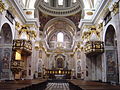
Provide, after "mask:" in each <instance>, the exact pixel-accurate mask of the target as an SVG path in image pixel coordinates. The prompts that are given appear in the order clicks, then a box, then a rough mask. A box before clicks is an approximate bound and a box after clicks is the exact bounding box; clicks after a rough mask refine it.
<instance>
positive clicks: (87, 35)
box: [82, 26, 100, 40]
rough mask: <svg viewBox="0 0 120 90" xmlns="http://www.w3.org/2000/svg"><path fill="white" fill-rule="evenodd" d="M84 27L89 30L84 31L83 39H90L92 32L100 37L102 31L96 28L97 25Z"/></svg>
mask: <svg viewBox="0 0 120 90" xmlns="http://www.w3.org/2000/svg"><path fill="white" fill-rule="evenodd" d="M84 28H87V29H88V30H87V31H84V32H83V34H82V39H83V40H85V39H87V40H90V37H91V36H92V34H95V35H96V36H97V38H98V39H100V32H99V31H98V30H96V26H84Z"/></svg>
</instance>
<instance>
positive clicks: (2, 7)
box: [0, 0, 5, 13]
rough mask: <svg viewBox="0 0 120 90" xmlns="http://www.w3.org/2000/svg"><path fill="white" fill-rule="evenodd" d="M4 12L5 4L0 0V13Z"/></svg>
mask: <svg viewBox="0 0 120 90" xmlns="http://www.w3.org/2000/svg"><path fill="white" fill-rule="evenodd" d="M4 10H5V4H4V3H3V2H2V0H0V13H2V12H3V11H4Z"/></svg>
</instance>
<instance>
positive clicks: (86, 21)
mask: <svg viewBox="0 0 120 90" xmlns="http://www.w3.org/2000/svg"><path fill="white" fill-rule="evenodd" d="M109 2H110V0H103V1H102V3H101V4H100V6H99V8H98V9H97V11H96V12H95V14H94V16H93V18H92V19H81V21H80V24H79V28H82V27H83V26H84V25H94V24H96V22H97V20H98V19H99V17H100V15H101V13H102V12H103V10H104V8H105V7H106V6H108V3H109Z"/></svg>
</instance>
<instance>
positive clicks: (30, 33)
mask: <svg viewBox="0 0 120 90" xmlns="http://www.w3.org/2000/svg"><path fill="white" fill-rule="evenodd" d="M32 26H33V25H32ZM30 27H31V25H22V26H21V29H20V30H19V35H21V34H22V33H23V32H26V34H27V36H29V39H30V38H36V36H37V33H36V31H35V30H30Z"/></svg>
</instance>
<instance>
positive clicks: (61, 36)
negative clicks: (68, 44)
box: [57, 32, 64, 42]
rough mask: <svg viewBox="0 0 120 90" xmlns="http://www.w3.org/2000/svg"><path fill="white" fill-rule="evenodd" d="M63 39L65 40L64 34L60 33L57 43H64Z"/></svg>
mask: <svg viewBox="0 0 120 90" xmlns="http://www.w3.org/2000/svg"><path fill="white" fill-rule="evenodd" d="M63 38H64V36H63V33H62V32H59V33H58V34H57V41H58V42H63Z"/></svg>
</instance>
